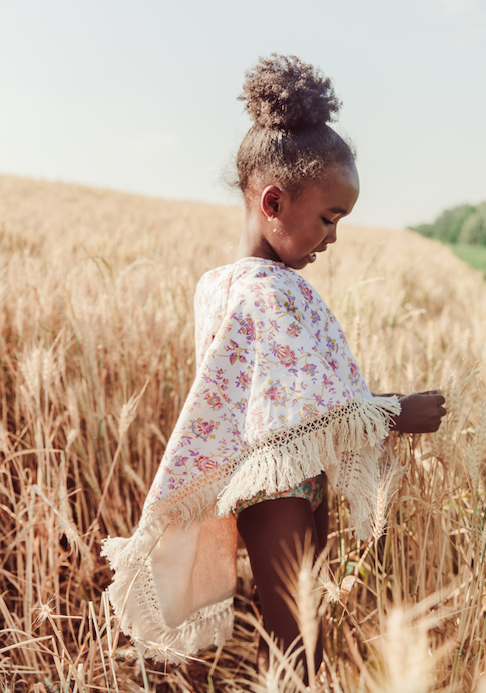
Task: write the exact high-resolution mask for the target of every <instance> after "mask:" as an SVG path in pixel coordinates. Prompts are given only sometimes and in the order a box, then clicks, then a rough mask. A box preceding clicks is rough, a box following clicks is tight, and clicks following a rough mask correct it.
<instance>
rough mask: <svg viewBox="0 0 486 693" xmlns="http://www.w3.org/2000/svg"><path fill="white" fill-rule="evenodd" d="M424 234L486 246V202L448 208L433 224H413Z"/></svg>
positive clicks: (452, 241) (447, 240)
mask: <svg viewBox="0 0 486 693" xmlns="http://www.w3.org/2000/svg"><path fill="white" fill-rule="evenodd" d="M410 228H412V229H413V230H414V231H418V233H421V234H422V235H423V236H428V237H429V238H438V239H439V240H441V241H442V242H443V243H468V244H471V245H484V246H486V202H481V203H480V204H478V205H476V206H474V205H459V206H458V207H452V209H446V210H445V211H444V212H442V214H441V215H440V216H439V217H438V218H437V219H436V220H435V221H434V222H433V223H432V224H419V225H418V226H411V227H410Z"/></svg>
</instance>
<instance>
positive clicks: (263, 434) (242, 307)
mask: <svg viewBox="0 0 486 693" xmlns="http://www.w3.org/2000/svg"><path fill="white" fill-rule="evenodd" d="M195 316H196V359H197V374H196V377H195V380H194V383H193V386H192V388H191V390H190V393H189V395H188V397H187V400H186V402H185V404H184V406H183V408H182V411H181V414H180V416H179V419H178V421H177V424H176V427H175V429H174V431H173V433H172V436H171V438H170V440H169V442H168V445H167V449H166V451H165V454H164V456H163V459H162V461H161V463H160V466H159V469H158V471H157V473H156V475H155V478H154V481H153V484H152V487H151V489H150V492H149V494H148V497H147V500H146V502H145V505H144V509H143V513H142V518H141V520H140V525H139V527H138V529H137V531H136V532H135V534H134V535H133V536H132V537H131V538H130V539H123V538H109V539H107V540H106V541H105V544H104V549H103V551H104V555H106V556H107V557H108V558H109V560H110V563H111V566H112V568H113V569H114V570H115V577H114V581H113V583H112V585H111V586H110V590H109V591H110V599H111V601H112V604H113V606H114V609H115V613H116V615H117V616H118V618H119V619H120V621H121V627H122V629H123V631H124V632H125V633H126V634H128V635H130V636H131V637H132V639H133V640H134V642H135V644H136V646H137V647H138V648H139V649H140V651H142V652H143V653H144V654H146V655H147V656H151V657H154V658H155V659H159V660H163V661H167V660H169V661H180V658H181V657H183V656H185V655H187V654H191V653H194V652H196V651H197V650H198V649H201V648H203V647H207V646H208V645H210V644H213V643H214V644H217V645H220V644H222V643H223V642H224V641H225V640H226V639H228V638H229V637H230V636H231V630H232V623H233V608H232V596H233V594H234V592H235V589H236V568H235V566H236V537H237V532H236V521H235V517H234V511H235V510H236V509H241V507H244V505H245V504H246V503H247V502H248V501H250V500H251V499H254V498H255V497H260V498H261V497H268V496H272V495H274V494H280V493H282V492H285V491H287V490H288V489H292V488H294V487H297V486H299V485H302V482H304V481H305V480H309V479H311V480H312V479H314V478H316V477H319V475H321V474H322V473H323V472H325V473H326V475H327V477H328V479H329V482H330V483H331V485H332V486H333V487H334V489H335V490H337V491H338V492H339V493H342V494H343V495H345V496H346V497H347V498H348V501H349V504H350V511H351V519H352V522H353V523H354V526H355V528H356V531H357V533H358V535H359V536H362V537H366V536H368V535H369V533H370V532H371V531H372V529H373V520H372V508H373V503H374V501H375V500H376V498H377V497H378V496H379V497H380V499H381V502H382V503H383V498H384V497H385V496H386V494H385V491H384V486H383V483H382V479H383V463H382V459H383V454H382V453H383V450H384V443H383V441H384V439H385V438H386V436H387V435H388V428H389V425H390V420H391V419H390V416H392V415H394V414H398V412H399V410H400V405H399V403H398V401H397V400H396V398H373V396H372V394H371V393H370V391H369V388H368V386H367V385H366V383H365V381H364V379H363V377H362V375H361V372H360V370H359V368H358V366H357V364H356V362H355V360H354V358H353V355H352V353H351V351H350V349H349V346H348V344H347V341H346V338H345V336H344V334H343V332H342V330H341V328H340V326H339V324H338V322H337V321H336V318H335V317H334V315H333V314H332V312H331V311H330V310H329V308H328V307H327V306H326V304H325V303H324V301H323V300H322V298H321V297H320V296H319V295H318V294H317V292H316V291H315V290H314V289H313V288H312V287H311V286H310V284H309V283H308V282H307V281H306V280H305V279H303V278H302V277H301V276H300V275H298V274H297V273H296V272H295V271H294V270H292V269H290V268H288V267H285V266H284V265H283V264H282V263H278V262H273V261H271V260H265V259H261V258H245V259H243V260H240V261H238V262H236V263H234V264H233V265H227V266H224V267H220V268H217V269H215V270H212V271H210V272H208V273H206V274H205V275H204V276H203V277H202V278H201V280H200V282H199V284H198V287H197V291H196V296H195ZM387 474H388V472H387ZM387 478H388V479H389V478H390V477H389V476H388V477H387ZM387 483H388V482H387Z"/></svg>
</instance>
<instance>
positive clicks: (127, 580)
mask: <svg viewBox="0 0 486 693" xmlns="http://www.w3.org/2000/svg"><path fill="white" fill-rule="evenodd" d="M143 534H144V536H143V537H141V536H140V533H139V531H138V530H137V532H136V533H135V534H134V535H133V537H132V538H131V539H121V538H119V537H117V538H110V537H108V539H105V540H104V542H103V548H102V552H101V555H102V556H105V557H106V558H107V559H108V561H109V563H110V567H111V568H112V570H114V571H115V577H114V579H113V582H112V583H111V585H110V586H109V587H108V595H109V598H110V602H111V604H112V606H113V610H114V612H115V616H116V617H117V619H118V621H119V622H120V627H121V630H122V631H123V633H124V634H125V635H126V636H128V637H130V639H131V640H132V642H133V644H134V646H135V648H136V650H137V651H138V652H140V654H141V655H143V656H144V657H149V658H151V659H153V660H155V661H156V662H164V663H174V664H181V663H183V662H184V661H186V658H187V657H188V656H189V655H191V654H194V653H195V652H197V651H198V650H202V649H207V648H208V647H211V645H216V646H219V645H223V644H224V643H225V642H226V641H227V640H229V639H230V638H231V634H232V632H233V622H234V608H233V598H232V597H231V598H229V599H225V600H223V601H221V602H218V603H216V604H212V605H211V606H207V607H205V608H203V609H200V610H199V611H196V612H195V613H194V614H192V616H191V617H190V618H188V619H186V620H185V621H184V622H183V623H181V624H180V625H179V626H177V627H175V628H171V627H169V626H167V625H165V623H164V617H163V615H162V612H161V610H160V607H159V604H158V600H157V596H156V591H155V585H154V582H153V575H152V570H151V566H150V560H149V559H150V554H151V552H152V550H153V549H154V548H155V547H156V544H157V543H158V541H159V539H160V538H161V537H162V534H163V531H158V530H157V529H156V528H155V527H154V528H153V533H152V537H151V539H152V547H151V548H150V547H148V544H147V541H148V540H149V537H148V535H149V534H150V533H149V532H147V531H146V530H145V531H144V532H143ZM143 547H144V548H145V550H144V548H143ZM147 549H148V550H147ZM140 550H141V551H143V553H138V551H140Z"/></svg>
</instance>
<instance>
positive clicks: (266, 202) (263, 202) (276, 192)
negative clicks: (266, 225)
mask: <svg viewBox="0 0 486 693" xmlns="http://www.w3.org/2000/svg"><path fill="white" fill-rule="evenodd" d="M281 203H282V191H281V190H280V188H278V187H277V186H276V185H267V187H266V188H265V190H263V192H262V195H261V198H260V207H261V210H262V212H263V214H264V215H265V216H266V217H267V218H268V219H272V218H273V217H276V216H277V215H278V213H279V212H280V208H281Z"/></svg>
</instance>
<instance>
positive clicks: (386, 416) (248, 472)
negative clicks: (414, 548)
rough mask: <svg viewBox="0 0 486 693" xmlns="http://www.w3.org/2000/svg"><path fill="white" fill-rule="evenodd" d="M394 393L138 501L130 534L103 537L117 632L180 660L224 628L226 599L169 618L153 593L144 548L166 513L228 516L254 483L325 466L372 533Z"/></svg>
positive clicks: (391, 468)
mask: <svg viewBox="0 0 486 693" xmlns="http://www.w3.org/2000/svg"><path fill="white" fill-rule="evenodd" d="M399 413H400V403H399V402H398V399H397V398H396V397H375V398H373V399H372V400H363V399H354V400H352V401H351V402H349V403H348V404H346V405H344V406H342V407H339V408H336V409H333V410H331V411H329V412H326V413H325V414H323V415H322V416H319V417H316V418H315V419H311V420H309V421H304V422H303V423H301V424H298V425H296V426H292V427H289V428H287V429H284V430H280V431H277V432H275V433H271V434H269V435H268V436H266V437H265V438H264V439H262V440H261V441H260V442H258V443H257V444H255V445H252V446H250V447H249V448H248V449H247V450H245V451H244V452H243V453H242V454H241V455H239V457H238V458H237V459H236V460H235V461H234V462H232V463H230V464H228V465H225V466H224V467H220V468H216V469H212V470H210V471H209V472H208V473H206V474H204V476H203V477H202V478H198V479H196V480H194V481H193V482H188V483H186V484H185V486H184V488H180V489H178V490H176V491H173V492H172V493H170V494H169V495H168V496H167V497H166V498H164V499H161V500H158V501H156V502H155V503H153V504H152V505H148V506H146V507H145V508H144V512H143V515H142V519H141V521H140V525H139V527H138V529H137V531H136V532H135V534H134V535H133V537H132V538H131V539H121V538H108V539H106V540H105V541H104V544H103V550H102V555H104V556H106V557H107V558H108V560H109V562H110V565H111V567H112V569H113V570H114V571H115V577H114V580H113V583H112V584H111V585H110V587H109V596H110V601H111V603H112V605H113V608H114V611H115V614H116V616H117V618H118V619H119V621H120V624H121V628H122V630H123V632H124V633H125V634H126V635H128V636H130V637H131V638H132V640H133V641H134V643H135V646H136V647H137V649H138V650H139V651H140V652H141V653H142V654H144V655H145V656H148V657H152V658H153V659H155V660H156V661H163V662H181V661H184V659H185V657H186V656H188V655H190V654H191V653H194V652H197V651H198V650H200V649H202V648H207V647H209V646H210V645H212V644H215V645H221V644H223V643H224V642H225V641H226V640H227V639H229V638H230V637H231V632H232V628H233V618H234V616H233V606H232V601H233V600H232V599H225V600H224V601H221V602H218V603H216V604H214V605H211V606H208V607H205V608H204V609H201V610H200V611H198V612H196V613H195V614H193V615H192V616H191V617H190V618H188V619H187V620H186V621H184V622H183V623H182V624H181V625H179V626H177V627H175V628H171V627H169V626H167V625H166V624H165V622H164V617H163V614H162V612H161V608H160V606H159V603H158V599H157V595H156V590H155V586H154V578H153V575H152V571H151V561H150V560H149V559H150V555H151V553H152V551H153V550H154V549H155V550H156V547H157V544H158V543H159V542H160V540H161V539H162V538H163V534H164V529H165V527H167V526H168V524H169V523H176V524H177V525H178V526H180V527H188V526H189V525H191V524H192V523H193V522H201V521H202V520H203V519H206V518H208V517H214V516H215V515H217V516H227V515H228V514H229V513H230V512H231V511H232V509H233V508H234V507H235V505H236V503H237V501H239V500H247V499H250V498H252V497H253V496H254V495H255V494H257V493H258V492H259V491H262V490H265V491H266V493H268V494H271V493H275V492H280V491H285V490H287V489H289V488H292V487H294V486H296V485H297V484H300V483H301V482H302V481H304V480H305V479H308V478H310V477H314V476H317V475H318V474H320V473H321V472H323V471H325V472H326V474H327V476H328V479H329V481H330V483H331V485H332V486H333V488H334V489H335V490H336V491H337V492H338V493H341V494H343V495H344V496H346V497H347V499H348V501H349V504H350V511H351V523H352V524H353V525H354V527H355V531H356V534H357V536H358V538H361V539H365V538H367V537H368V536H369V535H370V534H371V533H373V534H374V535H375V536H379V535H380V534H381V532H382V531H383V528H384V523H385V512H386V507H387V504H388V501H389V498H390V496H391V494H392V493H393V492H394V490H395V488H396V484H397V480H398V477H399V471H398V470H397V465H396V462H394V457H393V453H392V451H390V450H389V448H390V447H391V446H388V450H387V449H386V446H384V444H383V441H384V440H385V439H386V438H387V437H388V431H389V428H390V425H391V424H392V422H393V418H392V417H394V416H396V415H398V414H399Z"/></svg>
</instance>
